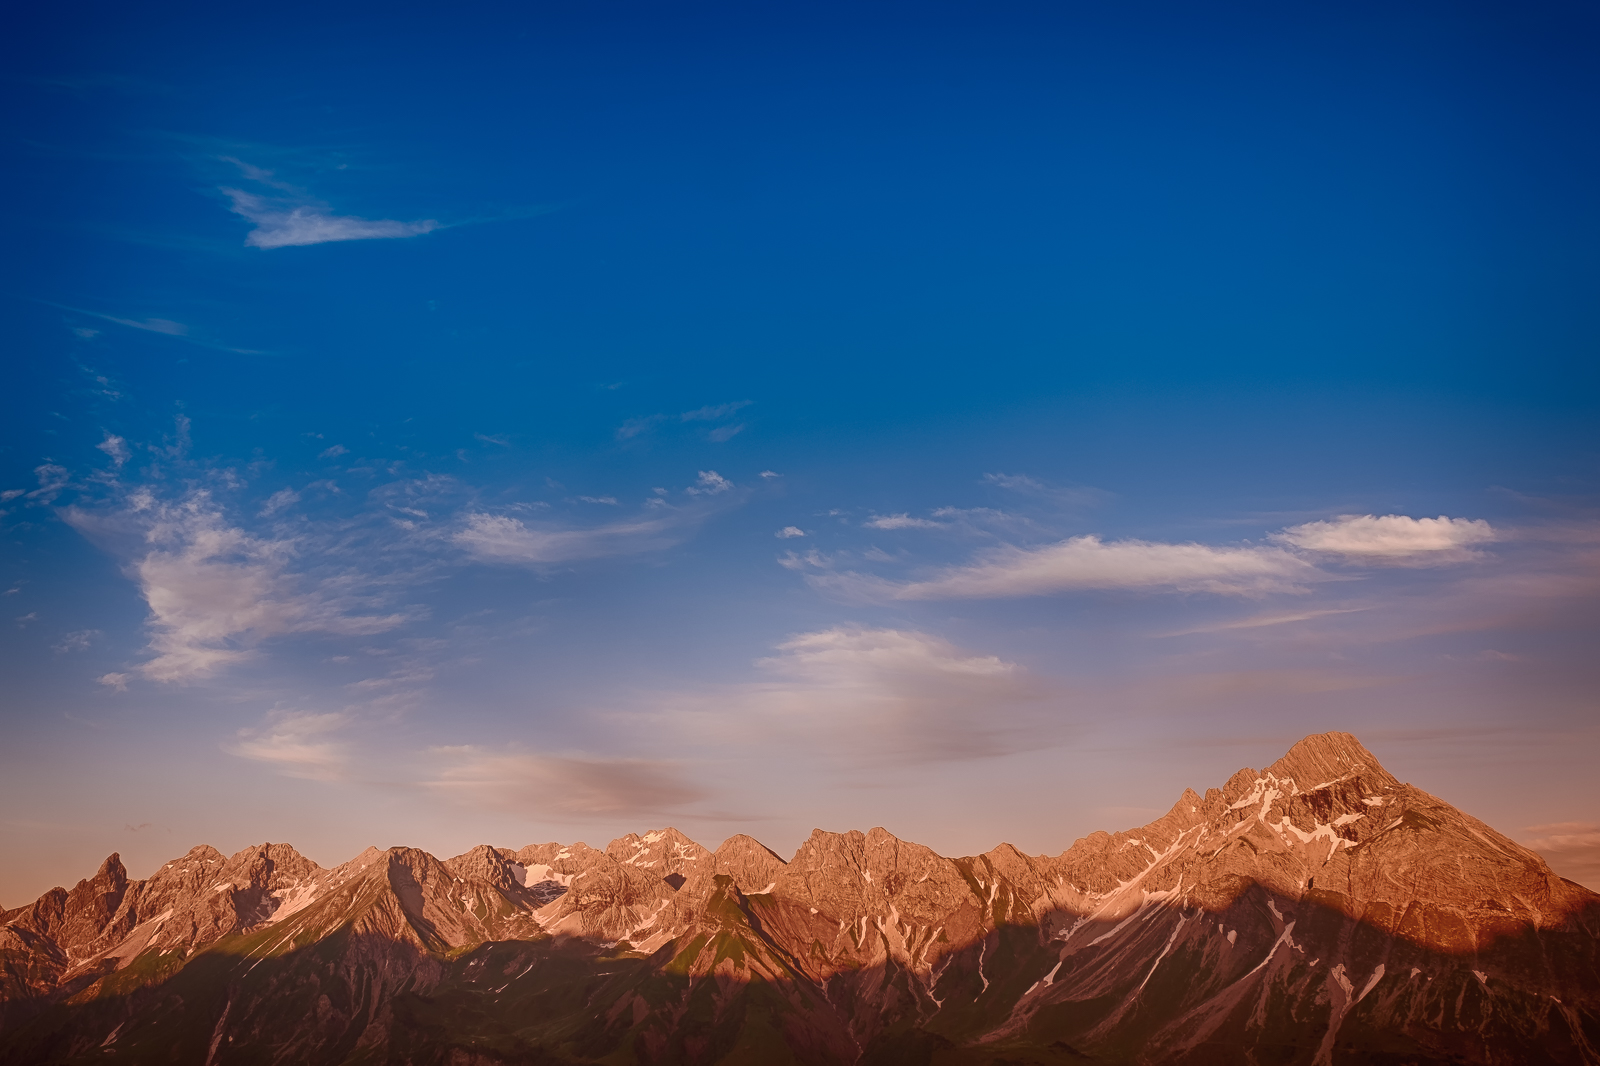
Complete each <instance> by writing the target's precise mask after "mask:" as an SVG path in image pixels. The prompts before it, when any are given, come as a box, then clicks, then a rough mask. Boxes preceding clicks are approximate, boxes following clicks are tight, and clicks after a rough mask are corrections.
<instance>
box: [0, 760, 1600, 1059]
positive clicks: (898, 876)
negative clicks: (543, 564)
mask: <svg viewBox="0 0 1600 1066" xmlns="http://www.w3.org/2000/svg"><path fill="white" fill-rule="evenodd" d="M0 997H3V998H0V1058H3V1059H4V1061H7V1062H19V1063H27V1062H52V1063H54V1062H76V1061H78V1060H80V1059H81V1060H85V1061H87V1060H91V1059H92V1060H94V1061H130V1062H132V1061H145V1060H148V1061H152V1062H197V1063H213V1062H215V1063H227V1062H251V1063H255V1062H285V1063H289V1062H293V1063H346V1062H349V1063H356V1062H394V1063H423V1062H451V1063H588V1062H608V1063H616V1062H639V1063H656V1062H660V1063H667V1062H672V1063H741V1062H755V1063H768V1062H772V1063H780V1062H796V1063H815V1064H818V1066H822V1064H831V1063H854V1062H861V1063H879V1062H881V1063H890V1062H893V1063H949V1064H956V1063H974V1064H976V1063H1047V1062H1060V1063H1067V1062H1078V1063H1082V1062H1102V1063H1129V1064H1132V1063H1235V1062H1263V1063H1265V1062H1274V1063H1305V1064H1323V1063H1327V1064H1332V1063H1369V1062H1392V1063H1435V1062H1437V1063H1446V1062H1448V1063H1462V1062H1465V1063H1500V1062H1504V1063H1528V1062H1561V1063H1600V1050H1597V1049H1600V897H1597V896H1596V895H1595V894H1593V893H1591V892H1589V891H1587V890H1586V889H1583V888H1582V887H1580V886H1578V885H1575V884H1573V883H1571V882H1568V881H1564V880H1563V879H1561V878H1560V877H1558V876H1556V875H1555V874H1553V873H1552V872H1551V871H1550V870H1549V868H1548V867H1547V866H1546V865H1545V864H1544V862H1543V861H1542V860H1541V859H1540V858H1539V857H1538V856H1537V855H1535V854H1534V853H1532V852H1530V851H1528V850H1527V849H1525V848H1522V847H1520V846H1519V845H1517V844H1515V843H1514V842H1512V841H1510V840H1508V839H1507V838H1505V837H1504V836H1502V835H1500V834H1499V833H1496V832H1495V831H1494V830H1493V829H1491V828H1490V827H1488V826H1486V825H1484V824H1483V823H1481V822H1479V821H1477V820H1476V819H1473V818H1471V817H1470V816H1468V815H1466V814H1464V813H1462V812H1460V811H1458V810H1456V809H1455V808H1453V807H1451V806H1449V805H1448V804H1446V803H1444V802H1443V801H1441V800H1439V799H1436V798H1435V797H1432V796H1430V795H1428V794H1427V793H1425V792H1423V791H1422V790H1420V789H1417V788H1415V787H1413V786H1411V785H1407V784H1403V783H1401V782H1399V781H1397V780H1396V779H1395V778H1394V777H1392V776H1391V775H1389V774H1388V773H1387V772H1386V771H1384V769H1383V768H1382V767H1381V766H1380V765H1379V764H1378V761H1377V760H1376V759H1375V758H1374V757H1373V756H1372V755H1371V753H1370V752H1368V751H1367V750H1366V749H1365V748H1363V747H1362V746H1361V745H1360V743H1358V742H1357V741H1356V740H1355V738H1353V737H1350V736H1348V735H1345V734H1337V733H1332V734H1325V735H1321V736H1316V737H1309V738H1307V739H1306V740H1305V741H1302V742H1301V743H1300V744H1297V745H1296V746H1295V747H1294V748H1293V749H1292V750H1291V751H1290V752H1289V753H1288V754H1287V755H1286V756H1285V757H1284V758H1283V759H1280V760H1279V761H1278V762H1276V763H1274V764H1273V765H1272V766H1269V767H1268V768H1267V769H1265V770H1263V771H1259V772H1258V771H1256V770H1252V769H1245V770H1241V771H1239V772H1238V773H1237V774H1235V775H1234V776H1233V777H1232V778H1231V779H1230V780H1229V781H1228V782H1227V783H1226V784H1225V785H1224V786H1223V787H1222V788H1220V789H1211V790H1209V791H1207V793H1206V794H1205V795H1204V796H1201V795H1198V794H1196V793H1194V792H1192V791H1190V792H1185V793H1184V795H1183V796H1182V797H1181V798H1180V799H1179V800H1178V802H1177V803H1176V804H1175V805H1174V806H1173V807H1172V809H1171V810H1170V811H1169V812H1168V813H1167V814H1166V815H1164V816H1163V817H1161V818H1159V819H1157V820H1156V821H1154V822H1152V823H1150V824H1149V825H1147V826H1144V827H1142V828H1139V829H1135V830H1131V831H1127V832H1121V833H1116V834H1106V833H1095V834H1093V835H1091V836H1089V837H1086V838H1084V839H1082V840H1079V841H1077V842H1076V843H1075V844H1074V845H1073V846H1072V847H1071V848H1069V849H1068V850H1067V851H1066V852H1064V853H1062V854H1061V855H1058V856H1029V855H1024V854H1022V853H1020V852H1018V851H1017V850H1016V849H1015V848H1012V847H1011V846H1010V845H1005V844H1002V845H1000V846H999V847H997V848H995V849H993V850H992V851H989V852H987V853H985V854H983V855H978V856H968V857H964V858H947V857H944V856H941V855H938V854H936V853H934V852H933V851H931V850H929V849H928V848H925V847H922V846H921V845H918V844H913V843H910V842H907V841H902V840H899V839H897V838H896V837H894V836H893V835H892V834H890V833H888V832H886V831H885V830H883V829H873V830H872V831H871V832H868V833H860V832H850V833H826V832H823V831H821V830H818V831H816V832H814V833H813V834H812V836H811V838H810V839H809V840H807V841H806V842H805V843H804V844H803V845H802V846H801V848H800V849H799V851H798V852H797V853H796V854H795V855H794V857H793V858H792V859H790V860H789V861H788V862H787V863H785V862H784V861H783V860H782V859H780V858H779V857H778V856H776V855H774V854H773V853H772V852H770V851H768V850H767V849H766V848H764V847H763V846H762V845H760V844H759V843H758V842H756V841H755V840H753V839H751V838H749V837H743V836H739V837H733V838H730V839H729V840H727V841H725V842H724V843H723V844H722V846H721V847H720V848H718V849H717V851H716V852H714V853H713V852H710V851H707V850H706V849H705V848H703V847H701V846H700V845H699V844H696V843H695V842H694V841H692V840H689V839H688V838H687V837H685V836H683V835H682V834H681V833H678V832H677V831H676V830H673V829H661V830H654V831H651V832H648V833H646V834H644V835H643V836H639V835H634V834H629V835H628V836H625V837H622V838H620V839H618V840H615V841H612V842H611V843H610V844H609V845H608V846H607V847H606V849H605V850H604V851H599V850H596V849H593V848H590V847H587V846H586V845H583V844H570V845H562V844H542V845H530V846H528V847H525V848H523V849H521V850H520V851H511V850H509V849H504V848H493V847H489V846H480V847H477V848H474V849H473V850H471V851H469V852H467V853H466V854H464V855H459V856H456V857H455V858H452V859H448V860H445V861H443V862H441V861H439V860H438V859H435V858H434V857H432V856H430V855H428V854H426V853H425V852H421V851H416V850H414V849H409V848H392V849H390V850H388V851H378V850H376V849H369V850H368V851H367V852H364V853H363V854H362V855H359V856H357V857H356V858H355V859H352V860H351V861H350V862H347V863H345V864H344V865H342V866H339V867H337V868H335V869H332V870H323V869H321V868H319V867H318V866H317V865H316V864H315V863H312V862H311V861H310V860H308V859H305V858H304V857H303V856H300V855H299V854H297V853H296V852H295V851H294V850H293V849H292V848H289V847H288V846H286V845H276V844H275V845H263V846H261V847H259V848H247V849H245V850H244V851H242V852H240V853H238V854H237V855H234V856H231V857H224V856H222V855H220V854H219V853H217V852H216V851H214V850H213V849H211V848H206V847H200V848H195V849H193V850H192V851H190V852H189V853H188V854H187V855H185V856H183V857H182V858H180V859H176V860H174V861H173V862H171V863H168V864H167V865H166V866H164V867H162V869H161V870H159V871H157V873H156V874H155V875H153V876H152V877H150V878H148V879H146V880H143V881H130V880H129V879H128V877H127V874H126V871H125V870H124V869H123V868H122V865H121V863H120V861H119V860H118V859H117V857H116V856H114V855H113V856H112V857H111V858H109V859H107V860H106V862H105V864H103V865H102V867H101V869H100V870H99V871H98V872H97V873H96V874H95V876H94V877H93V878H90V879H87V880H84V881H81V882H79V883H78V884H77V885H76V886H75V887H74V888H73V889H71V890H70V891H68V890H66V889H55V890H52V891H51V892H49V893H46V894H45V895H44V896H43V897H41V898H40V899H39V900H38V901H37V902H35V903H34V904H33V905H31V906H29V907H25V908H19V909H18V910H16V911H10V912H6V913H5V914H3V915H0Z"/></svg>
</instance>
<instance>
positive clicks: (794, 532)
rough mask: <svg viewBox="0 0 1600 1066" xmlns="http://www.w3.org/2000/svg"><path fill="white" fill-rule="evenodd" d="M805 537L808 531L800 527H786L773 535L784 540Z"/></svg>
mask: <svg viewBox="0 0 1600 1066" xmlns="http://www.w3.org/2000/svg"><path fill="white" fill-rule="evenodd" d="M805 535H806V531H805V530H803V529H801V528H800V527H799V526H784V527H783V528H782V529H780V530H778V531H777V532H776V533H774V534H773V536H775V537H778V538H779V539H782V540H787V539H788V538H790V537H803V536H805Z"/></svg>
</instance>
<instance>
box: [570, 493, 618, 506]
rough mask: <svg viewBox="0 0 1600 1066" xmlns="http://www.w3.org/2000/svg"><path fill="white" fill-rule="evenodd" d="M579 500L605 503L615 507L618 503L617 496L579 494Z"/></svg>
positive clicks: (581, 501)
mask: <svg viewBox="0 0 1600 1066" xmlns="http://www.w3.org/2000/svg"><path fill="white" fill-rule="evenodd" d="M578 502H580V503H603V504H608V505H610V506H612V507H615V506H616V505H617V498H616V497H615V496H579V497H578Z"/></svg>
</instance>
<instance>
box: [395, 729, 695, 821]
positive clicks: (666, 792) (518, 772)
mask: <svg viewBox="0 0 1600 1066" xmlns="http://www.w3.org/2000/svg"><path fill="white" fill-rule="evenodd" d="M435 754H436V755H437V756H438V758H439V759H440V761H441V763H442V764H443V765H442V766H441V768H440V769H439V771H438V774H437V776H436V777H435V778H434V779H433V780H431V781H427V782H425V787H426V788H428V789H429V790H430V791H432V792H434V793H436V794H438V795H441V796H445V797H448V798H450V799H452V800H455V801H456V802H458V803H462V804H465V805H467V806H472V807H482V808H488V809H491V810H502V811H511V812H514V813H518V814H528V813H530V812H552V811H553V812H556V813H560V814H566V815H576V816H580V817H581V816H591V815H593V816H599V815H605V816H619V815H628V816H643V815H651V814H656V813H664V812H669V811H676V810H678V809H680V808H682V807H684V806H685V805H687V804H690V803H693V802H695V801H697V800H699V799H702V798H704V797H705V795H706V792H705V790H703V789H701V788H700V787H698V786H696V785H694V784H691V783H690V782H689V781H688V780H687V779H686V778H685V776H684V774H683V772H682V770H681V769H680V767H679V766H678V765H677V764H676V763H673V762H668V761H663V760H655V759H595V758H584V757H570V756H559V755H540V754H534V753H527V752H505V751H486V750H484V749H482V748H477V747H467V746H462V747H447V748H439V749H437V750H436V752H435Z"/></svg>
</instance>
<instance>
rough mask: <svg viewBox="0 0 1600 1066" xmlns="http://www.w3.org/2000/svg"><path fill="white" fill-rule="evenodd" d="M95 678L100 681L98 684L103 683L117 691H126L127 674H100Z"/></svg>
mask: <svg viewBox="0 0 1600 1066" xmlns="http://www.w3.org/2000/svg"><path fill="white" fill-rule="evenodd" d="M96 680H98V681H99V682H100V684H102V685H105V686H106V687H108V688H111V689H114V690H115V691H117V692H126V691H128V675H127V674H101V675H100V676H99V678H97V679H96Z"/></svg>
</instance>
